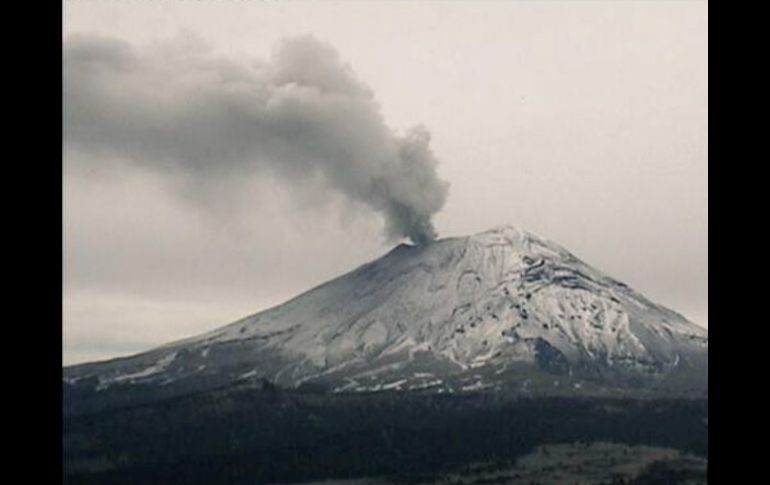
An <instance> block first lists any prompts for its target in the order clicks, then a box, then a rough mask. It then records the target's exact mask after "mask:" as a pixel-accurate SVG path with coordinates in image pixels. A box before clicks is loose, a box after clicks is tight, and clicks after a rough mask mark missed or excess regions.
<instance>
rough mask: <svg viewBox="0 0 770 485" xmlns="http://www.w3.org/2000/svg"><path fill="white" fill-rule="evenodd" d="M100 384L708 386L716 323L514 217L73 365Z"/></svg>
mask: <svg viewBox="0 0 770 485" xmlns="http://www.w3.org/2000/svg"><path fill="white" fill-rule="evenodd" d="M64 375H65V381H66V382H68V383H70V384H73V383H77V382H85V381H88V382H92V383H94V385H96V386H97V388H98V389H107V388H110V387H112V386H116V385H125V384H131V383H134V384H137V383H144V384H147V383H150V384H160V385H164V386H167V385H171V384H173V385H180V384H184V385H186V386H188V387H191V388H195V387H200V386H204V385H213V384H217V385H222V384H226V383H228V382H243V381H248V380H255V381H256V380H268V381H271V382H274V383H276V384H278V385H282V386H288V387H296V386H300V385H302V384H318V385H323V386H324V387H325V388H326V389H331V390H334V391H337V392H363V391H377V390H415V391H417V390H419V391H422V392H425V391H431V392H463V391H478V390H481V389H498V390H500V389H510V388H513V389H517V390H519V391H522V390H524V391H528V390H529V389H530V386H532V388H533V389H534V388H535V387H536V386H539V387H537V388H538V389H539V388H541V387H542V385H543V382H547V383H548V384H547V385H548V386H559V385H560V384H561V385H562V388H564V387H565V386H569V388H570V389H571V390H579V389H581V388H583V387H585V388H589V387H591V386H593V387H594V388H596V386H605V385H610V386H621V387H622V386H626V385H638V384H652V385H653V386H655V385H658V384H660V383H664V382H669V381H670V382H676V383H677V384H678V385H684V386H685V387H688V388H698V389H701V388H705V387H706V381H707V376H708V331H707V330H706V329H704V328H701V327H699V326H697V325H694V324H692V323H690V322H688V321H687V320H686V319H685V318H684V317H682V316H681V315H679V314H677V313H675V312H673V311H671V310H669V309H667V308H664V307H662V306H659V305H655V304H654V303H652V302H650V301H649V300H647V299H646V298H644V297H643V296H642V295H640V294H638V293H636V292H634V291H633V290H632V289H630V288H629V287H628V286H626V285H624V284H623V283H620V282H618V281H616V280H614V279H612V278H609V277H607V276H605V275H603V274H602V273H600V272H598V271H597V270H595V269H593V268H591V267H590V266H588V265H586V264H585V263H583V262H581V261H580V260H578V259H577V258H576V257H575V256H573V255H572V254H570V253H569V252H568V251H566V250H565V249H563V248H562V247H560V246H558V245H557V244H555V243H553V242H550V241H547V240H545V239H543V238H541V237H539V236H536V235H533V234H531V233H528V232H525V231H521V230H518V229H516V228H513V227H510V226H505V227H500V228H496V229H493V230H490V231H487V232H483V233H480V234H477V235H474V236H470V237H464V238H450V239H442V240H439V241H436V242H434V243H432V244H428V245H424V246H408V245H400V246H398V247H396V248H395V249H393V250H392V251H391V252H389V253H388V254H386V255H385V256H383V257H382V258H380V259H378V260H375V261H373V262H371V263H368V264H365V265H363V266H361V267H359V268H358V269H356V270H354V271H352V272H350V273H348V274H345V275H343V276H341V277H339V278H337V279H334V280H332V281H330V282H328V283H326V284H323V285H321V286H319V287H317V288H314V289H312V290H310V291H308V292H306V293H304V294H302V295H300V296H298V297H296V298H294V299H292V300H290V301H288V302H286V303H284V304H282V305H279V306H277V307H274V308H271V309H269V310H266V311H264V312H261V313H257V314H255V315H252V316H249V317H246V318H244V319H242V320H239V321H237V322H235V323H232V324H230V325H227V326H225V327H222V328H220V329H217V330H214V331H212V332H210V333H207V334H204V335H201V336H198V337H194V338H190V339H186V340H183V341H180V342H175V343H172V344H169V345H166V346H164V347H161V348H158V349H155V350H153V351H150V352H147V353H144V354H140V355H138V356H135V357H130V358H126V359H118V360H114V361H108V362H105V363H94V364H85V365H81V366H74V367H70V368H65V371H64Z"/></svg>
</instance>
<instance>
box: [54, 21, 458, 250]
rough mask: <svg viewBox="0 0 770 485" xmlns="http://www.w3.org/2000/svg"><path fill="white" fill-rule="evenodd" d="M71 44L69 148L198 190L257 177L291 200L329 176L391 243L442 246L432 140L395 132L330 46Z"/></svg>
mask: <svg viewBox="0 0 770 485" xmlns="http://www.w3.org/2000/svg"><path fill="white" fill-rule="evenodd" d="M63 49H64V52H63V61H64V72H63V82H64V93H63V94H64V142H65V144H66V145H67V146H68V147H71V148H75V149H79V150H85V151H89V152H92V153H96V154H103V155H110V156H114V155H117V156H120V157H122V158H125V159H128V160H131V161H133V162H134V163H136V164H138V165H142V166H144V167H147V168H150V169H153V170H156V171H158V172H160V173H165V174H168V175H171V176H175V177H177V179H184V180H189V181H191V183H194V184H197V185H198V186H204V185H215V186H216V187H217V188H222V187H223V186H224V188H225V189H232V190H236V189H237V187H239V185H238V183H237V182H238V181H242V180H244V179H246V178H248V177H251V176H254V175H255V174H258V173H259V172H261V171H264V172H269V173H271V174H272V175H274V176H275V177H276V178H278V179H279V180H280V181H282V182H283V183H284V184H285V185H286V186H287V187H289V188H291V189H292V190H294V191H302V190H306V191H309V190H318V186H317V185H316V184H309V183H305V182H307V181H308V180H321V181H322V182H323V183H322V185H323V190H331V191H333V192H336V193H339V194H341V195H342V196H343V197H344V199H345V200H347V201H348V202H349V203H351V204H354V205H364V206H366V207H368V208H369V209H371V210H372V211H374V212H377V213H379V214H382V216H383V217H384V219H385V235H386V237H387V238H388V239H390V240H394V239H395V240H397V239H402V238H409V239H411V240H412V241H413V242H414V243H415V244H425V243H428V242H430V241H432V240H433V239H435V237H436V231H435V229H434V228H433V223H432V222H431V220H432V217H433V215H434V214H436V213H437V212H438V211H439V210H441V208H442V207H443V205H444V202H445V201H446V197H447V191H448V184H447V183H446V182H444V181H442V180H441V179H439V177H438V175H437V173H436V165H437V160H436V158H435V157H434V155H433V153H432V152H431V150H430V148H429V142H430V135H429V134H428V131H427V130H426V129H425V128H423V127H416V128H413V129H411V130H410V131H408V132H407V133H406V134H403V135H402V134H397V133H394V132H393V131H392V130H391V129H390V128H389V127H388V126H387V125H386V124H385V121H384V119H383V117H382V114H381V112H380V108H379V106H378V104H377V102H376V100H375V98H374V94H373V93H372V91H371V90H370V89H369V88H368V86H366V85H365V84H364V83H362V82H361V81H360V80H359V79H358V78H357V76H356V75H355V73H353V71H352V70H351V69H350V67H349V66H348V65H347V64H345V63H344V62H343V61H342V60H341V59H340V57H339V56H338V54H337V52H336V51H335V50H334V49H333V48H332V47H331V46H330V45H328V44H326V43H323V42H320V41H318V40H317V39H315V38H313V37H299V38H293V39H288V40H285V41H284V42H282V43H281V44H280V45H278V47H277V48H276V49H275V50H274V52H273V53H272V55H271V56H270V57H269V58H268V59H267V60H254V59H232V58H228V57H223V56H221V55H217V54H215V53H214V52H213V51H212V49H211V48H210V47H209V46H208V45H207V44H206V43H205V42H203V41H202V40H201V39H198V38H197V37H194V36H191V35H190V34H187V35H184V36H181V37H179V38H176V39H172V40H170V41H166V42H155V43H154V44H153V45H152V46H149V47H141V46H140V47H136V46H133V45H131V44H128V43H126V42H122V41H120V40H117V39H114V38H108V37H98V36H91V35H74V36H70V37H68V38H67V39H65V42H64V47H63ZM96 159H98V157H97V158H96ZM180 174H182V175H184V177H179V175H180ZM188 196H189V191H188Z"/></svg>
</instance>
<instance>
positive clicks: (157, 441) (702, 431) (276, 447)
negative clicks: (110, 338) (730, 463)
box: [64, 389, 708, 485]
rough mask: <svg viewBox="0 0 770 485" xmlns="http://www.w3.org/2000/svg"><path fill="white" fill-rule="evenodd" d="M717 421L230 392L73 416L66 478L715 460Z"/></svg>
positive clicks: (220, 478)
mask: <svg viewBox="0 0 770 485" xmlns="http://www.w3.org/2000/svg"><path fill="white" fill-rule="evenodd" d="M65 398H66V396H65ZM707 417H708V401H707V400H685V399H666V400H651V399H646V400H640V399H605V398H602V399H592V398H580V399H572V398H528V399H522V398H518V399H509V398H505V397H504V396H501V395H493V394H479V395H467V396H441V395H413V394H406V393H382V394H369V395H326V394H316V393H299V392H287V391H282V390H277V389H267V390H264V389H263V390H256V389H240V390H232V389H230V390H227V391H224V390H222V391H212V392H207V393H201V394H196V395H188V396H184V397H178V398H174V399H168V400H164V401H161V402H156V403H153V404H145V405H141V406H135V407H131V408H123V409H117V410H111V411H103V412H100V413H93V414H81V415H77V416H72V415H69V416H68V415H65V416H64V473H65V483H68V484H100V485H109V484H143V485H152V484H168V483H174V484H189V485H192V484H201V485H211V484H246V483H248V484H254V483H267V482H298V481H304V480H320V479H325V478H355V477H387V478H389V479H392V480H396V481H402V482H410V481H411V482H413V481H419V480H429V479H431V478H433V477H437V476H439V475H440V474H441V473H444V472H447V471H452V470H458V469H462V468H463V467H467V466H468V465H469V464H473V463H495V464H499V465H500V466H505V465H506V464H512V463H513V462H514V461H515V459H516V457H518V456H521V455H522V454H525V453H528V452H530V451H531V450H532V449H533V448H534V447H535V446H537V445H538V444H542V443H558V442H562V443H564V442H583V443H586V442H593V441H610V442H616V443H625V444H644V445H654V446H661V447H668V448H676V449H680V450H686V451H689V452H692V453H695V454H698V455H702V456H706V455H707V449H708V428H707V423H708V419H707ZM661 473H662V472H661Z"/></svg>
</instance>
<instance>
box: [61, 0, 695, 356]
mask: <svg viewBox="0 0 770 485" xmlns="http://www.w3.org/2000/svg"><path fill="white" fill-rule="evenodd" d="M707 23H708V6H707V3H706V2H705V1H703V2H701V1H696V2H688V1H667V2H654V1H645V2H590V1H581V2H557V1H540V2H523V1H521V2H460V1H458V2H409V3H407V2H397V1H390V2H359V3H353V2H323V3H320V2H319V3H309V2H308V3H305V2H221V1H195V2H189V1H163V2H122V1H115V2H113V1H109V0H98V1H91V0H69V1H67V2H64V19H63V26H64V34H65V39H67V36H68V34H74V33H80V34H100V35H102V36H106V37H109V38H114V39H120V40H122V41H125V42H127V43H128V44H130V45H131V46H132V48H134V49H136V50H137V52H146V53H154V54H147V55H150V56H155V55H156V54H157V57H153V59H156V60H157V59H163V56H164V55H172V54H173V52H175V51H173V46H174V45H177V46H178V45H179V43H178V42H177V43H176V44H174V43H173V42H172V43H169V42H170V40H173V39H177V41H178V39H193V40H191V41H190V42H192V44H189V43H188V44H185V47H184V48H185V49H187V51H185V52H188V53H189V52H191V51H192V52H193V54H195V55H197V53H196V52H194V51H195V49H197V47H196V46H197V45H198V44H195V42H200V43H201V47H200V50H205V49H206V48H207V49H209V50H210V51H211V52H212V53H213V54H212V55H213V56H215V57H216V58H218V59H220V58H221V59H224V58H228V59H250V60H253V61H254V62H255V63H257V61H259V62H264V61H265V60H266V59H269V58H271V53H272V52H274V50H275V49H276V46H277V45H279V44H280V42H281V41H282V40H283V39H286V38H291V37H294V36H298V35H305V34H311V35H313V36H314V37H315V38H316V39H318V40H319V41H321V42H326V43H328V44H330V45H331V46H333V47H334V49H335V50H336V51H337V52H338V53H339V56H340V58H341V59H342V60H343V61H344V62H346V63H348V64H349V65H350V68H351V69H352V70H353V71H354V72H355V75H356V77H357V79H358V80H360V82H361V83H362V84H363V85H365V86H368V88H370V90H371V94H372V95H373V96H374V98H375V99H376V101H377V105H378V107H379V111H380V112H381V115H382V118H383V119H384V122H385V123H387V126H388V127H389V128H391V129H392V130H394V131H395V132H396V133H406V130H408V129H409V128H410V127H412V126H414V125H418V124H419V125H423V126H424V127H425V128H426V129H427V130H428V131H429V132H430V142H429V143H430V150H431V152H432V155H433V156H435V158H436V159H437V160H438V161H439V162H438V165H437V166H436V171H437V174H438V177H440V178H441V179H443V180H446V181H448V182H449V184H450V188H449V191H448V195H447V198H446V204H445V205H444V206H443V209H441V210H440V211H439V212H438V213H437V214H436V216H435V217H434V218H433V222H434V224H435V228H436V230H437V231H438V233H439V237H446V236H458V235H467V234H471V233H475V232H479V231H482V230H485V229H489V228H491V227H493V226H496V225H500V224H514V225H516V226H519V227H522V228H525V229H528V230H531V231H533V232H536V233H538V234H541V235H543V236H545V237H547V238H549V239H552V240H554V241H557V242H559V243H560V244H562V245H563V246H565V247H566V248H568V249H570V250H571V251H572V252H573V253H575V254H576V255H577V256H578V257H580V258H581V259H583V260H584V261H586V262H588V263H589V264H591V265H593V266H595V267H597V268H598V269H600V270H603V271H605V272H606V273H608V274H610V275H612V276H613V277H616V278H618V279H620V280H621V281H624V282H626V283H628V284H629V285H631V286H632V287H634V288H635V289H637V290H639V291H641V292H642V293H644V294H645V295H646V296H648V297H649V298H651V299H652V300H654V301H656V302H659V303H662V304H664V305H666V306H669V307H671V308H673V309H674V310H677V311H679V312H681V313H683V314H684V315H685V316H687V317H688V318H690V319H691V320H693V321H694V322H696V323H699V324H701V325H704V326H708V301H707V300H708V30H707ZM175 42H176V41H175ZM206 45H207V46H208V47H206ZM164 46H165V47H164ZM169 46H171V47H169ZM191 46H192V47H191ZM164 48H165V49H167V50H163V49H164ZM99 52H101V51H99ZM168 52H170V53H171V54H167V53H168ZM207 52H208V51H207ZM92 55H101V54H98V53H97V54H93V53H92ZM188 57H189V56H188ZM193 57H195V56H193ZM185 62H186V61H185ZM145 64H147V65H153V66H161V67H163V66H164V64H163V62H162V61H161V62H160V63H159V64H158V63H156V64H152V63H145ZM179 65H182V66H187V65H189V63H188V64H185V63H181V64H179ZM175 66H177V64H174V63H169V64H168V69H169V72H174V71H173V69H175ZM152 69H155V70H152ZM152 69H151V71H152V73H155V71H157V70H158V69H160V68H159V67H158V68H157V69H156V68H155V67H153V68H152ZM65 71H66V66H65ZM183 74H184V73H181V72H180V73H179V79H180V80H179V81H178V83H180V84H172V85H171V86H172V87H174V88H175V89H176V88H179V87H180V86H181V87H182V88H183V87H184V86H187V84H185V82H186V81H185V80H186V79H187V78H183ZM169 76H172V77H173V74H169ZM137 79H138V80H137ZM137 79H134V80H133V81H131V82H132V83H134V84H129V83H126V85H125V86H124V85H123V84H121V83H122V81H121V80H120V78H118V79H117V81H115V82H110V83H109V84H108V86H109V88H110V89H111V90H112V91H111V92H112V93H129V92H131V93H133V92H134V91H131V90H132V89H141V90H143V91H137V92H142V93H151V94H153V90H155V89H160V87H158V86H156V85H155V84H153V82H152V81H153V78H152V75H150V74H148V75H147V76H145V77H139V78H137ZM161 81H162V79H161ZM143 82H144V83H146V84H147V85H146V86H145V85H143V84H142V83H143ZM175 82H177V81H175ZM194 82H197V81H194ZM182 88H179V89H182ZM81 91H83V92H86V93H87V92H88V91H87V90H86V89H84V90H81ZM148 96H149V95H148ZM168 99H169V98H162V101H163V103H166V102H168ZM86 101H87V100H86ZM180 103H181V104H175V105H166V104H162V105H161V106H160V108H157V109H156V111H157V113H163V112H164V110H172V112H173V113H175V114H177V113H178V111H173V110H174V109H176V110H180V109H187V108H186V107H187V104H186V102H185V101H184V99H182V101H181V102H180ZM84 106H86V107H88V106H89V105H88V103H87V102H85V104H84ZM100 106H101V105H97V107H96V108H94V111H93V112H98V113H101V111H99V110H100V109H101V108H100ZM122 106H123V109H125V110H127V112H130V113H132V114H136V116H137V118H136V119H137V120H140V121H141V120H143V119H145V118H142V116H144V112H145V111H148V110H150V111H152V109H155V108H153V107H152V106H149V107H148V106H147V105H142V104H141V103H137V104H136V105H134V104H133V103H132V101H131V100H127V101H126V102H125V103H123V105H122ZM169 106H170V107H169ZM366 106H367V107H366V108H365V109H364V114H366V113H367V111H366V109H370V108H371V106H370V105H368V104H367V105H366ZM67 109H68V107H67V104H66V103H65V112H67ZM362 109H363V108H362ZM156 111H153V113H156ZM121 113H123V112H121ZM157 113H156V114H157ZM91 114H93V113H91ZM65 119H67V118H66V117H65ZM119 119H122V118H119ZM323 119H325V118H323ZM113 121H114V120H113ZM117 126H119V124H118V125H117ZM66 129H67V126H65V130H66ZM107 129H108V128H105V130H107ZM213 133H214V135H210V134H207V133H206V132H205V131H204V132H202V133H200V136H201V137H205V136H207V135H210V136H209V138H215V134H216V131H214V132H213ZM378 133H379V132H378ZM172 135H173V133H172ZM170 136H171V135H170ZM85 138H88V137H87V136H86V137H85ZM204 141H205V142H206V143H208V142H209V141H210V142H211V143H212V144H213V145H214V146H216V143H218V142H219V143H225V141H221V140H209V139H208V138H206V139H205V140H204ZM87 142H89V140H87ZM86 144H87V143H86ZM164 146H165V145H164ZM63 155H64V179H63V184H64V201H63V202H64V218H63V225H64V275H65V276H64V286H63V296H64V308H63V311H64V321H63V332H64V340H63V343H62V345H63V352H64V356H63V357H64V363H65V364H70V363H76V362H82V361H87V360H94V359H102V358H109V357H114V356H118V355H125V354H129V353H133V352H136V351H140V350H145V349H148V348H150V347H152V346H155V345H159V344H162V343H165V342H168V341H170V340H173V339H177V338H182V337H186V336H190V335H192V334H195V333H199V332H202V331H206V330H209V329H212V328H215V327H218V326H221V325H223V324H226V323H229V322H230V321H232V320H235V319H237V318H239V317H242V316H245V315H247V314H250V313H254V312H256V311H259V310H262V309H265V308H267V307H269V306H272V305H274V304H277V303H280V302H282V301H284V300H285V299H287V298H289V297H291V296H294V295H296V294H297V293H299V292H301V291H304V290H306V289H308V288H310V287H311V286H313V285H315V284H318V283H321V282H323V281H325V280H327V279H329V278H331V277H334V276H336V275H339V274H340V273H343V272H346V271H348V270H350V269H352V268H354V267H355V266H357V265H359V264H362V263H364V262H366V261H368V260H371V259H374V258H376V257H378V256H380V255H381V254H383V253H384V252H386V251H387V250H388V249H389V248H390V246H391V245H392V244H393V243H392V240H387V239H385V238H383V235H382V231H383V225H384V222H383V218H382V216H381V214H380V213H377V212H372V211H371V210H368V209H366V208H365V207H361V206H360V205H355V204H354V205H351V204H346V203H344V202H343V200H342V198H340V197H338V196H336V195H334V194H331V195H328V194H323V193H322V192H320V191H318V190H303V191H299V192H298V191H297V190H296V188H295V187H292V186H291V184H287V183H286V178H285V177H284V178H282V177H281V176H278V175H275V174H271V173H263V172H259V173H256V174H254V175H253V176H248V177H241V178H242V180H238V186H237V190H235V189H233V185H232V184H226V185H225V186H224V188H223V189H221V190H220V189H217V184H215V183H208V182H205V183H202V184H199V185H195V184H185V186H184V188H182V189H180V187H179V185H180V180H179V179H180V178H183V177H177V178H175V177H173V176H169V173H168V172H165V173H161V172H159V171H158V170H157V166H156V165H154V162H153V161H152V160H144V161H143V163H135V161H133V162H130V161H128V160H127V159H126V157H127V155H126V153H124V152H120V151H119V150H118V151H116V152H110V151H109V150H108V151H103V150H102V151H99V150H96V151H94V150H85V149H83V148H82V146H80V145H77V144H74V143H65V145H64V153H63ZM129 155H131V156H133V157H140V156H143V157H148V158H151V157H153V156H154V155H155V152H153V151H152V150H147V151H142V152H141V153H140V154H138V155H137V152H130V153H129ZM199 178H200V179H201V180H203V181H208V180H209V178H206V177H199ZM306 183H307V184H312V183H313V182H312V180H311V181H307V182H306ZM231 189H232V190H231ZM437 197H438V196H437ZM435 200H439V199H435ZM435 200H434V202H435ZM428 202H430V201H428ZM428 202H425V203H426V204H428ZM367 203H368V202H367ZM434 206H435V204H433V205H430V204H429V207H430V208H431V209H426V210H427V211H428V212H430V210H432V208H433V207H434Z"/></svg>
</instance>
